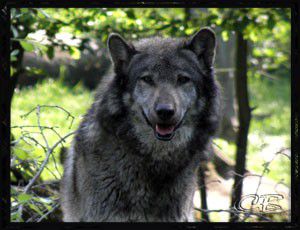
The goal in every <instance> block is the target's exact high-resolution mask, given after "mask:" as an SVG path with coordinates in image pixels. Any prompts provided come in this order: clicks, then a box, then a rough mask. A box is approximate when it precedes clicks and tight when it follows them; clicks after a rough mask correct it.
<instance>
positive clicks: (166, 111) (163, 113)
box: [155, 104, 175, 120]
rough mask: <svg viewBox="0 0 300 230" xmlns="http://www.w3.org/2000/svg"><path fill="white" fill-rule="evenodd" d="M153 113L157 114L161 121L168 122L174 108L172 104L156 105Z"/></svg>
mask: <svg viewBox="0 0 300 230" xmlns="http://www.w3.org/2000/svg"><path fill="white" fill-rule="evenodd" d="M155 112H156V113H157V116H158V117H159V118H160V119H161V120H168V119H170V118H171V117H172V116H173V115H174V113H175V111H174V107H173V105H172V104H158V105H157V106H156V108H155Z"/></svg>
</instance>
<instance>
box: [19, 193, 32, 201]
mask: <svg viewBox="0 0 300 230" xmlns="http://www.w3.org/2000/svg"><path fill="white" fill-rule="evenodd" d="M31 198H32V195H30V194H26V193H21V194H19V195H18V201H19V202H20V203H26V202H28V201H29V200H30V199H31Z"/></svg>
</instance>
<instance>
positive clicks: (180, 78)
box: [177, 75, 191, 85]
mask: <svg viewBox="0 0 300 230" xmlns="http://www.w3.org/2000/svg"><path fill="white" fill-rule="evenodd" d="M190 80H191V79H190V78H189V77H187V76H184V75H179V76H178V78H177V84H179V85H183V84H185V83H188V82H189V81H190Z"/></svg>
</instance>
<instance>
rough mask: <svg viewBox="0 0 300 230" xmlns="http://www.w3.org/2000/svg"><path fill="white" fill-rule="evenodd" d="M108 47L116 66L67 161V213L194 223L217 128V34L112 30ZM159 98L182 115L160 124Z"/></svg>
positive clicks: (80, 217)
mask: <svg viewBox="0 0 300 230" xmlns="http://www.w3.org/2000/svg"><path fill="white" fill-rule="evenodd" d="M108 47H109V50H110V53H111V57H112V61H113V63H114V67H115V69H114V73H113V74H111V75H110V76H107V78H106V81H103V82H101V84H100V86H99V88H98V90H97V93H96V96H95V101H94V103H93V105H92V106H91V108H90V109H89V111H88V112H87V114H86V115H85V117H84V119H83V121H82V122H81V124H80V126H79V128H78V130H77V133H76V136H75V138H74V140H73V143H72V146H71V148H70V151H69V154H68V157H67V160H66V162H65V171H64V176H63V179H62V182H61V201H62V209H63V215H64V218H63V219H64V221H71V222H77V221H85V222H100V221H108V222H111V221H118V222H121V221H122V222H123V221H140V222H145V221H168V222H169V221H172V222H181V221H193V195H194V192H195V189H196V182H197V177H196V171H197V169H198V165H199V162H200V160H201V159H202V158H205V151H206V149H207V147H208V145H209V143H210V140H211V137H212V136H213V134H214V133H215V131H216V129H217V125H218V111H219V100H218V98H219V90H218V86H217V83H216V82H215V80H214V76H213V69H212V64H213V57H214V52H215V51H214V50H215V37H214V33H213V32H212V31H211V30H209V29H202V30H200V32H198V33H197V34H196V35H195V36H193V37H191V38H189V39H171V38H158V37H156V38H148V39H142V40H140V41H138V42H136V43H134V45H132V44H129V43H127V42H126V41H125V40H124V39H123V38H121V37H120V36H119V35H116V34H113V35H111V36H110V37H109V41H108ZM182 75H183V76H188V80H187V81H186V79H187V78H182ZM145 76H146V77H145ZM147 76H148V77H147ZM149 76H150V77H149ZM180 76H181V78H180ZM149 78H150V79H149ZM157 104H164V105H165V104H168V105H170V106H171V107H172V108H174V111H175V112H174V115H173V116H172V117H170V119H168V120H167V121H162V120H161V119H162V118H160V117H159V116H158V113H157V111H156V110H155V108H156V106H157ZM163 125H167V126H168V127H173V128H174V127H175V125H176V127H178V129H177V130H176V131H173V134H174V136H173V137H172V138H171V139H170V140H167V141H162V140H160V139H158V138H157V133H160V132H161V131H159V130H160V129H164V127H165V126H163ZM157 127H160V128H157ZM155 132H156V135H154V133H155Z"/></svg>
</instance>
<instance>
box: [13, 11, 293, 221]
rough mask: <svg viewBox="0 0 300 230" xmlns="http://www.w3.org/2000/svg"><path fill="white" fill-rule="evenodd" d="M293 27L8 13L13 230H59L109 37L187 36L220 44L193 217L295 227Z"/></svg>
mask: <svg viewBox="0 0 300 230" xmlns="http://www.w3.org/2000/svg"><path fill="white" fill-rule="evenodd" d="M290 18H291V15H290V10H289V9H275V8H272V9H271V8H251V9H246V8H245V9H225V8H223V9H216V8H209V9H202V8H165V9H161V8H147V9H146V8H123V9H122V8H118V9H110V8H93V9H81V8H78V9H75V8H74V9H72V8H70V9H41V8H40V9H32V8H27V9H11V56H10V57H11V79H10V80H11V88H10V95H11V99H12V100H11V126H12V129H11V133H12V135H11V146H12V155H11V185H12V186H11V221H17V222H19V221H26V222H40V221H61V213H60V207H59V192H58V182H59V179H60V177H61V175H62V172H63V168H62V162H63V160H64V156H65V154H67V153H66V151H67V148H68V146H69V144H70V141H71V140H72V134H73V131H75V130H76V128H77V126H78V124H79V123H80V120H81V118H82V116H83V115H84V113H85V112H86V110H87V109H88V108H89V106H90V105H91V103H92V101H93V95H94V90H95V88H96V86H97V84H98V83H99V82H100V81H101V79H102V78H103V77H105V74H106V73H107V72H108V71H109V70H110V69H111V62H110V59H109V56H108V53H107V48H106V40H107V37H108V35H109V33H111V32H117V33H120V34H121V35H122V36H123V37H125V38H126V39H128V40H136V39H139V38H141V37H149V36H162V37H186V36H190V35H192V34H193V33H195V32H196V31H198V30H199V29H200V28H201V27H204V26H210V27H211V28H213V29H214V31H215V32H216V35H217V43H218V46H217V55H216V64H215V67H216V77H217V79H218V81H219V82H220V85H221V87H222V104H223V112H222V121H221V125H220V130H219V132H218V134H217V136H216V138H215V139H214V142H213V147H212V150H211V153H210V154H209V159H208V161H207V162H205V164H203V166H201V169H202V170H201V171H202V172H204V173H203V174H202V175H200V183H199V190H198V191H197V192H196V194H195V198H194V204H195V216H196V219H197V221H233V220H234V221H244V222H247V221H289V220H290V219H289V218H290V181H291V172H290V170H291V167H290V146H291V143H290V141H291V140H290V133H291V124H290V121H291V116H290V114H291V111H290V109H291V104H290V101H291V100H290V98H291V92H290V83H291V73H290V68H291V67H290V54H291V53H290V50H291V47H290V46H291V41H290V39H291V28H290ZM239 127H243V128H239ZM243 140H244V141H243ZM236 162H237V164H236ZM201 178H202V179H201ZM204 182H205V185H204ZM270 194H275V196H273V197H271V198H270V196H269V195H270ZM274 197H275V198H274ZM243 198H244V199H243ZM241 201H243V202H244V203H243V204H242V203H241ZM238 206H239V207H242V209H239V208H238Z"/></svg>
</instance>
